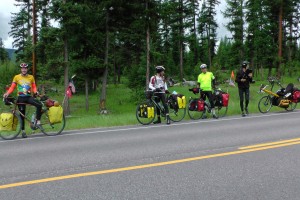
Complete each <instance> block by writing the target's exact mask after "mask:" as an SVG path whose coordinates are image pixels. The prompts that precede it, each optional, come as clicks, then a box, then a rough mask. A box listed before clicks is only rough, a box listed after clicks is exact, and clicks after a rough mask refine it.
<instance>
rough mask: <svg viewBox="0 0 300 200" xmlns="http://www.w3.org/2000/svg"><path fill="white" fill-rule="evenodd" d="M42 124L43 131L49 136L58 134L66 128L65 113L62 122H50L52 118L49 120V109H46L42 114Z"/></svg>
mask: <svg viewBox="0 0 300 200" xmlns="http://www.w3.org/2000/svg"><path fill="white" fill-rule="evenodd" d="M41 125H42V130H41V131H42V132H43V133H44V134H45V135H48V136H54V135H58V134H60V133H61V132H62V131H63V130H64V128H65V126H66V118H65V115H64V114H63V116H62V121H61V122H60V123H55V124H52V123H50V120H49V116H48V111H44V112H43V113H42V116H41Z"/></svg>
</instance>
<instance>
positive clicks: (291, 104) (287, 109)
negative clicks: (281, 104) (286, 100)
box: [285, 101, 297, 111]
mask: <svg viewBox="0 0 300 200" xmlns="http://www.w3.org/2000/svg"><path fill="white" fill-rule="evenodd" d="M296 107H297V103H294V102H292V101H291V102H290V104H289V107H287V108H286V109H285V110H286V111H293V110H295V109H296Z"/></svg>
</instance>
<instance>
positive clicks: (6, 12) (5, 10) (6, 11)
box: [0, 0, 230, 48]
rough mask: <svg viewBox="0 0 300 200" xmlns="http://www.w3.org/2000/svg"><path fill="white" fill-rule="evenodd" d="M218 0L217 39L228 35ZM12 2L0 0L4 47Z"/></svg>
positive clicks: (7, 45) (9, 40)
mask: <svg viewBox="0 0 300 200" xmlns="http://www.w3.org/2000/svg"><path fill="white" fill-rule="evenodd" d="M220 2H221V4H220V5H219V6H218V8H217V11H218V14H217V24H218V25H219V28H218V30H217V33H218V36H217V37H218V39H221V38H223V37H225V36H226V35H230V34H229V33H228V31H227V30H226V28H225V27H224V23H225V20H224V18H223V16H222V14H221V11H224V9H225V6H226V3H225V1H224V0H221V1H220ZM14 4H16V1H15V0H0V38H2V41H3V44H4V47H5V48H12V42H13V39H12V38H10V37H9V35H8V33H9V32H10V25H9V24H8V23H9V22H10V19H11V13H16V12H18V7H17V6H15V5H14Z"/></svg>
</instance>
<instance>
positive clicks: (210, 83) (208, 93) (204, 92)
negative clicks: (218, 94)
mask: <svg viewBox="0 0 300 200" xmlns="http://www.w3.org/2000/svg"><path fill="white" fill-rule="evenodd" d="M200 69H201V74H199V76H198V81H197V82H198V87H199V88H200V90H201V98H203V99H204V100H205V98H206V97H207V98H208V100H209V103H210V107H211V112H212V115H213V118H215V119H217V118H218V117H217V116H216V112H215V104H214V99H213V93H212V90H213V87H215V77H214V75H213V73H212V72H208V71H207V65H206V64H202V65H201V66H200ZM204 118H206V115H205V114H204Z"/></svg>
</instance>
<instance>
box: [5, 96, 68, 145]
mask: <svg viewBox="0 0 300 200" xmlns="http://www.w3.org/2000/svg"><path fill="white" fill-rule="evenodd" d="M3 101H4V104H5V105H6V106H8V109H7V110H6V111H5V112H4V111H3V112H1V114H0V137H1V138H3V139H5V140H12V139H15V138H16V137H17V136H18V135H19V134H20V133H21V128H22V126H23V127H24V125H25V122H27V123H28V125H29V126H26V127H25V130H26V131H27V132H29V130H31V131H32V133H36V132H39V131H41V132H42V133H44V134H45V135H48V136H54V135H58V134H60V133H61V132H62V131H63V130H64V128H65V125H66V119H65V116H64V113H63V108H62V106H60V105H59V103H58V102H57V101H54V100H51V99H49V98H48V97H46V96H43V97H40V99H39V101H40V102H41V103H42V113H41V120H40V121H41V124H40V125H37V124H36V109H35V106H33V105H31V104H27V103H18V102H16V99H15V98H14V97H8V98H5V99H3ZM20 108H22V109H26V113H25V114H23V113H24V112H21V111H20ZM22 123H23V124H22Z"/></svg>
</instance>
